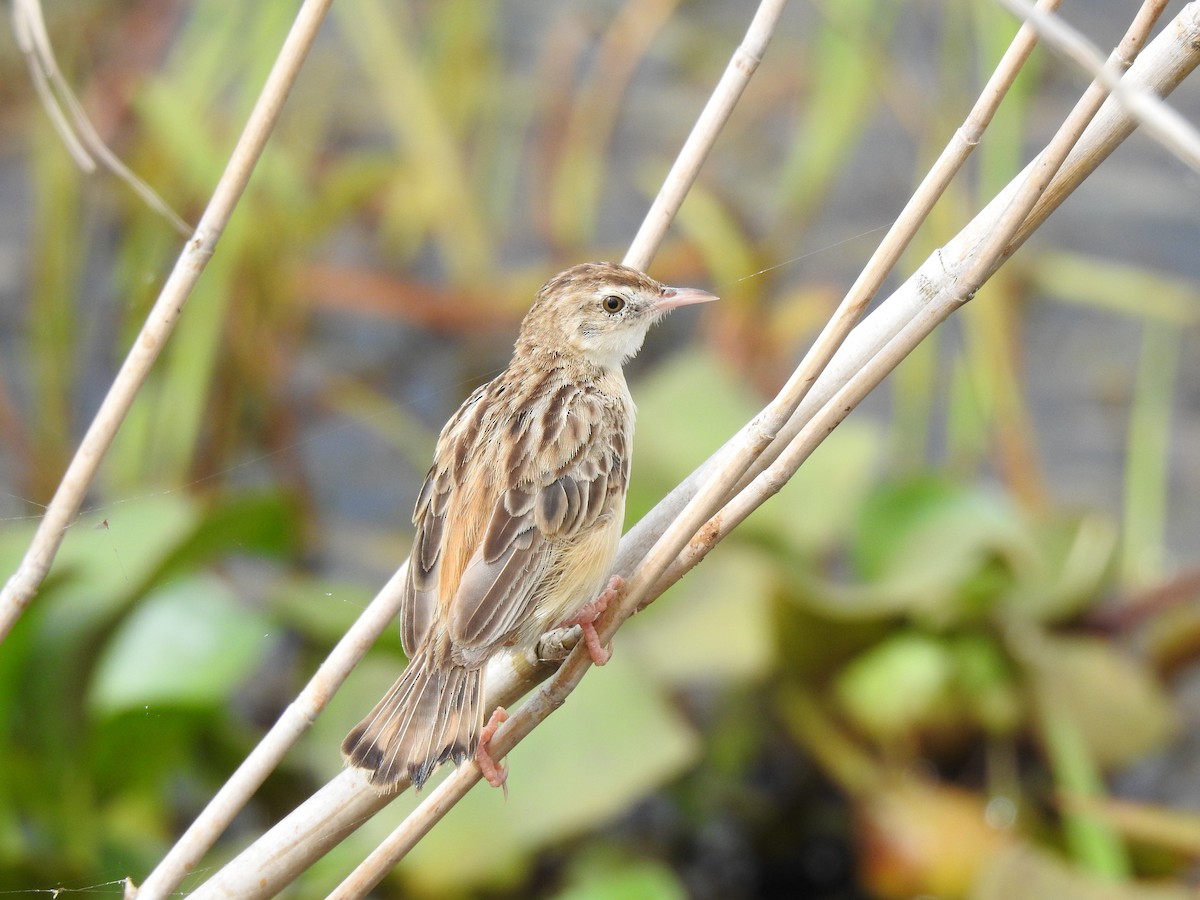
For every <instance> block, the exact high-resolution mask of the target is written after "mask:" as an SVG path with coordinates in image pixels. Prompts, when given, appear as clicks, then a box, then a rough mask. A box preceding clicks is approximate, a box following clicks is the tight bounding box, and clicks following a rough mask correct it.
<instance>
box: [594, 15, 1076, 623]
mask: <svg viewBox="0 0 1200 900" xmlns="http://www.w3.org/2000/svg"><path fill="white" fill-rule="evenodd" d="M1058 2H1059V0H1043V2H1042V6H1043V7H1044V8H1051V9H1052V8H1054V7H1055V6H1057V4H1058ZM1035 42H1036V39H1035V32H1034V30H1033V29H1032V28H1029V27H1027V26H1022V27H1021V28H1020V29H1018V32H1017V35H1016V37H1014V39H1013V41H1012V43H1011V44H1010V45H1009V48H1008V50H1007V51H1006V52H1005V54H1004V56H1003V57H1002V58H1001V60H1000V63H999V65H998V66H997V67H996V70H995V71H994V72H993V74H992V76H991V78H989V79H988V83H987V84H986V85H985V87H984V90H983V92H982V93H981V95H980V97H979V100H978V101H977V102H976V104H975V106H974V107H973V108H972V110H971V113H970V114H969V116H968V118H967V121H966V123H965V125H964V128H963V130H961V131H960V132H959V133H956V135H955V137H954V138H953V139H952V140H951V142H950V144H949V145H948V146H947V148H946V150H945V151H943V153H942V155H941V156H940V157H939V159H938V161H937V162H936V163H935V165H934V167H933V169H932V170H931V171H930V173H929V174H928V175H927V176H926V177H925V178H924V179H923V181H922V183H921V185H920V186H919V187H918V189H917V191H916V193H915V194H914V195H913V197H912V198H911V199H910V200H909V202H908V203H907V204H906V205H905V208H904V210H903V211H902V212H901V214H900V216H899V218H897V220H896V222H895V223H894V224H893V225H892V227H891V228H890V229H889V231H888V233H887V235H886V236H885V237H884V240H883V241H882V242H881V243H880V245H879V247H878V249H877V250H876V251H875V253H874V254H873V255H872V257H871V260H870V261H869V262H868V264H867V266H866V268H864V269H863V271H862V273H861V274H860V276H859V277H858V279H857V280H856V281H855V283H854V285H853V286H852V287H851V289H850V292H849V293H848V294H847V295H846V297H845V299H843V300H842V302H841V304H839V306H838V308H837V310H836V311H835V312H834V314H833V316H832V317H831V318H830V320H829V322H828V323H827V324H826V325H825V327H824V328H823V329H822V330H821V333H820V335H819V336H818V337H817V340H816V341H815V342H814V344H813V346H812V347H811V348H810V349H809V351H808V353H806V354H805V356H804V358H803V360H802V361H801V363H800V365H799V367H798V368H797V369H796V371H795V372H794V373H793V374H792V376H791V377H790V378H789V379H788V381H787V383H786V384H785V385H784V386H783V388H782V389H781V390H780V392H779V393H778V394H777V395H776V397H775V399H774V400H773V401H772V402H771V403H770V404H769V405H768V406H767V408H766V409H764V410H763V411H762V412H761V413H759V415H758V416H756V417H755V419H754V420H753V421H752V422H751V423H750V424H749V425H748V426H747V427H746V428H745V429H743V431H742V436H743V437H744V438H745V440H744V441H743V442H742V443H741V444H740V446H738V448H737V449H736V451H734V450H731V449H725V450H723V451H722V452H721V456H720V459H721V462H720V463H719V464H718V466H717V467H716V468H717V471H715V472H713V473H712V474H711V475H710V476H709V477H708V479H707V481H706V482H705V483H704V484H703V486H702V487H701V488H700V489H699V490H698V491H697V493H696V495H695V496H694V497H692V498H691V499H690V500H689V501H688V503H687V505H686V506H685V507H684V508H683V510H682V511H681V512H680V513H679V514H678V515H677V516H675V517H674V518H673V519H672V521H671V522H670V524H669V526H668V527H667V528H666V530H665V531H664V532H663V533H662V534H661V535H660V536H659V538H658V540H657V541H656V542H655V544H654V546H653V547H651V548H650V550H649V551H648V552H647V554H646V556H645V557H644V558H643V559H642V560H641V562H640V563H639V564H638V565H637V568H636V574H634V576H633V577H632V578H631V579H630V581H629V584H628V588H627V591H626V593H625V595H624V596H623V597H622V598H621V603H620V604H619V605H616V606H614V608H612V609H610V610H609V612H608V617H609V618H610V619H613V620H615V621H617V622H619V621H620V620H622V619H623V618H625V617H627V616H629V615H630V614H632V612H633V611H634V610H635V609H637V608H639V606H642V605H644V602H643V597H644V595H645V593H646V592H647V591H648V590H649V589H650V587H651V586H652V585H654V584H655V583H656V582H657V581H658V580H659V579H660V578H661V577H662V576H663V574H664V573H665V572H666V571H667V568H668V567H669V566H670V565H671V564H672V562H673V561H674V560H675V558H676V557H677V556H678V555H679V554H680V552H682V551H683V549H684V547H686V546H687V544H688V543H689V541H690V540H691V539H692V537H693V536H694V535H695V534H696V533H697V532H698V531H699V530H700V528H701V527H702V526H703V525H704V524H705V522H707V521H708V519H709V518H710V517H711V516H713V515H714V514H715V513H716V512H717V510H718V509H720V507H721V506H722V504H723V503H724V502H725V501H726V500H727V499H728V498H729V497H730V495H731V494H732V493H733V491H734V486H735V485H738V484H739V483H741V481H742V478H743V476H744V475H746V473H747V472H748V471H750V470H751V469H752V468H754V467H755V465H756V464H757V463H759V461H762V460H766V461H769V460H770V459H771V458H773V456H774V454H775V453H777V452H778V449H776V450H775V451H774V452H771V450H770V448H771V445H772V444H774V445H775V447H776V448H779V447H780V443H779V442H777V441H776V438H777V437H778V436H779V434H780V432H781V431H782V430H783V429H784V428H785V427H786V426H787V424H788V422H789V420H791V419H792V417H793V416H794V414H795V412H796V410H797V408H798V407H799V406H800V404H801V403H802V402H803V401H804V398H805V396H807V394H808V392H809V389H810V388H811V387H812V386H813V384H814V383H815V382H816V380H817V378H818V376H819V375H820V374H821V372H822V371H824V369H825V368H826V366H828V364H829V361H830V360H831V359H832V358H833V355H834V353H836V352H837V349H838V347H840V346H841V345H842V343H843V341H845V339H846V336H847V335H848V334H849V333H850V330H851V329H852V328H853V327H854V324H855V323H856V322H857V321H858V320H859V318H860V317H861V316H862V313H863V310H864V309H866V306H867V304H868V303H869V302H870V301H871V299H872V298H873V297H874V296H875V294H876V292H877V291H878V290H879V287H880V285H882V284H883V281H884V279H886V278H887V276H888V274H889V273H890V272H891V270H892V268H894V267H895V264H896V262H897V261H898V260H899V259H900V256H901V254H902V253H903V252H904V250H905V249H906V248H907V247H908V245H909V243H910V242H911V241H912V238H913V236H914V235H915V234H916V231H917V229H918V228H919V227H920V225H921V224H922V223H923V222H924V221H925V218H926V217H927V216H928V215H929V212H930V210H931V209H932V208H933V205H934V204H935V203H936V202H937V200H938V198H939V197H941V195H942V193H943V192H944V191H945V189H946V186H947V185H948V184H949V183H950V180H951V179H952V178H953V177H954V175H955V174H956V173H957V172H958V170H959V169H960V168H961V167H962V164H963V163H964V162H965V161H966V158H967V157H968V156H969V155H970V152H971V150H972V149H973V148H974V146H975V144H976V143H978V140H979V137H980V135H981V134H982V133H983V131H984V129H986V127H987V125H988V123H989V122H990V121H991V119H992V116H993V115H995V112H996V109H997V108H998V106H999V105H1000V101H1001V100H1002V99H1003V98H1004V96H1005V94H1006V93H1007V92H1008V89H1009V88H1011V87H1012V84H1013V82H1014V81H1015V80H1016V77H1017V73H1018V72H1019V71H1020V70H1021V67H1022V66H1023V65H1024V63H1025V61H1026V60H1027V59H1028V58H1029V54H1030V53H1031V52H1032V50H1033V47H1034V45H1035ZM727 446H728V445H727ZM601 624H603V623H601Z"/></svg>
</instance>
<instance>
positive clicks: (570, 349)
mask: <svg viewBox="0 0 1200 900" xmlns="http://www.w3.org/2000/svg"><path fill="white" fill-rule="evenodd" d="M716 299H717V298H716V297H715V296H714V295H713V294H710V293H707V292H706V291H701V290H697V289H695V288H673V287H667V286H666V285H664V284H659V283H658V282H657V281H655V280H654V279H653V278H651V277H650V276H649V275H645V274H643V273H642V272H639V271H638V270H637V269H631V268H629V267H628V266H622V265H617V264H616V263H606V262H602V263H584V264H582V265H578V266H573V267H572V268H570V269H567V270H565V271H563V272H560V273H559V274H557V275H555V276H554V277H553V278H551V279H550V280H549V281H547V282H546V283H545V284H544V285H542V288H541V290H539V291H538V293H537V298H536V299H535V300H534V303H533V307H532V308H531V309H530V310H529V312H528V313H527V314H526V316H525V320H524V321H523V322H522V323H521V336H520V337H519V338H518V339H517V350H518V352H519V351H521V350H523V349H524V350H525V351H526V352H530V351H532V352H550V353H553V354H555V355H562V356H573V357H576V358H578V359H579V360H580V361H582V362H586V363H591V364H593V365H595V366H597V367H599V368H603V369H615V368H620V367H621V366H622V365H623V364H624V363H625V362H626V361H627V360H628V359H629V358H630V357H632V356H633V355H634V354H636V353H637V352H638V350H640V349H641V347H642V341H643V340H645V338H646V332H647V331H648V330H649V328H650V326H651V325H653V324H654V323H655V322H657V321H658V320H659V319H661V318H662V317H663V316H664V315H665V314H666V313H667V312H668V311H670V310H672V309H674V308H675V307H677V306H687V305H689V304H692V303H706V302H708V301H709V300H716Z"/></svg>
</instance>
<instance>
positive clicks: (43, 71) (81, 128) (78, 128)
mask: <svg viewBox="0 0 1200 900" xmlns="http://www.w3.org/2000/svg"><path fill="white" fill-rule="evenodd" d="M12 14H13V30H14V31H15V32H16V36H17V46H18V47H20V49H21V53H22V54H23V55H24V56H25V61H26V62H27V63H28V65H29V74H30V77H31V78H32V79H33V86H34V88H35V89H36V90H37V94H38V99H40V100H41V101H42V106H43V107H44V108H45V110H46V114H47V115H48V116H50V121H51V122H52V123H54V128H55V130H56V131H57V132H58V133H59V136H60V137H61V138H62V141H63V143H64V144H65V145H66V147H67V151H68V152H69V153H70V154H71V158H72V159H74V160H75V163H76V164H77V165H78V166H79V168H81V169H83V170H84V171H85V172H94V171H96V167H97V163H99V164H100V165H102V166H103V167H104V168H106V169H107V170H108V171H110V172H112V174H113V175H115V176H117V178H120V179H121V180H122V181H124V182H125V183H126V184H127V185H129V187H130V188H131V189H132V190H133V192H134V193H135V194H137V195H138V196H139V197H140V198H141V199H142V202H143V203H145V204H146V205H147V206H149V207H150V208H151V209H153V210H154V211H155V212H156V213H158V214H159V215H160V216H162V217H163V218H164V219H166V220H167V221H168V222H170V223H171V227H172V228H174V229H175V230H176V231H178V232H179V233H180V234H181V235H183V236H184V237H185V238H186V237H188V236H189V235H191V233H192V226H190V225H189V224H188V223H187V222H185V221H184V220H183V218H182V217H180V215H179V214H178V213H177V212H175V210H173V209H171V207H170V206H169V205H168V204H167V202H166V201H165V200H163V198H162V197H160V196H159V195H158V193H157V192H156V191H155V190H154V188H152V187H150V185H148V184H146V182H145V181H143V180H142V179H141V178H139V177H138V176H137V175H135V174H134V173H133V172H132V171H130V169H129V167H128V166H126V165H125V164H124V163H123V162H121V160H120V158H118V157H117V155H116V154H115V153H113V152H112V150H110V149H109V148H108V145H107V144H106V143H104V141H103V139H102V138H101V137H100V135H99V134H98V133H97V132H96V129H95V127H94V126H93V125H92V122H91V119H89V118H88V116H87V113H86V112H84V110H83V106H82V105H81V104H80V102H79V98H77V97H76V96H75V92H74V91H72V90H71V87H70V85H68V84H67V82H66V80H65V79H64V78H63V77H62V73H61V72H60V71H59V69H58V62H57V61H56V60H55V58H54V48H53V47H52V46H51V44H50V36H49V35H48V34H47V33H46V22H45V19H44V18H43V17H42V5H41V2H40V0H13V10H12Z"/></svg>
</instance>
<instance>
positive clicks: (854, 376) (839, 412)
mask: <svg viewBox="0 0 1200 900" xmlns="http://www.w3.org/2000/svg"><path fill="white" fill-rule="evenodd" d="M1164 5H1165V3H1164V2H1163V0H1148V2H1146V3H1145V4H1143V7H1142V9H1141V11H1140V12H1139V15H1138V17H1137V18H1136V19H1135V21H1134V23H1133V25H1131V27H1130V30H1129V32H1128V33H1127V34H1126V36H1125V38H1124V39H1123V40H1122V42H1121V45H1120V46H1119V47H1118V48H1117V50H1116V51H1114V54H1113V58H1114V59H1121V60H1124V61H1125V62H1124V63H1123V64H1124V65H1128V60H1129V59H1131V58H1132V55H1133V52H1134V51H1135V49H1136V48H1137V47H1138V46H1140V45H1141V44H1142V43H1143V42H1144V40H1145V38H1146V35H1147V34H1148V32H1149V29H1150V27H1151V26H1152V24H1153V22H1154V20H1155V18H1156V17H1157V15H1158V14H1159V13H1160V12H1161V10H1162V8H1163V6H1164ZM1197 39H1200V4H1197V3H1193V4H1192V5H1191V6H1190V7H1189V8H1185V10H1184V11H1182V12H1181V13H1180V15H1179V16H1178V17H1177V18H1176V19H1175V20H1174V22H1172V23H1171V25H1170V26H1169V27H1168V30H1167V31H1166V32H1164V35H1163V36H1162V37H1161V38H1160V39H1159V40H1158V41H1156V42H1155V43H1154V44H1152V45H1151V47H1150V48H1147V51H1146V54H1144V56H1145V57H1146V58H1144V59H1142V58H1139V60H1138V61H1137V62H1136V63H1134V68H1133V69H1132V70H1131V71H1130V72H1129V75H1128V80H1129V81H1131V82H1132V83H1134V84H1136V85H1138V86H1139V89H1142V90H1151V91H1160V92H1162V93H1164V94H1165V93H1169V92H1170V91H1171V90H1173V89H1174V88H1175V86H1176V85H1178V84H1179V82H1181V81H1182V80H1183V78H1185V77H1186V76H1187V75H1188V74H1189V73H1190V72H1191V71H1192V70H1193V69H1195V68H1196V66H1197V65H1198V64H1200V50H1198V49H1196V47H1197V43H1196V42H1197ZM1095 88H1096V86H1095V85H1093V88H1092V89H1089V90H1088V92H1086V93H1085V95H1084V97H1083V98H1082V99H1081V100H1080V103H1079V104H1078V106H1077V112H1079V113H1080V115H1082V116H1087V117H1091V116H1090V112H1088V110H1089V108H1090V107H1091V105H1092V104H1093V103H1095V101H1096V99H1097V97H1102V96H1103V93H1104V92H1103V90H1102V89H1100V90H1096V89H1095ZM1081 111H1082V112H1081ZM1134 124H1136V120H1135V118H1134V117H1133V115H1132V114H1131V113H1130V111H1129V110H1128V109H1127V108H1126V107H1125V106H1124V105H1123V103H1122V101H1121V100H1120V98H1109V99H1108V100H1106V101H1105V103H1104V105H1103V106H1101V107H1100V109H1099V111H1098V112H1096V113H1095V115H1094V117H1091V122H1090V124H1089V125H1088V127H1087V129H1086V130H1085V131H1084V132H1083V134H1082V136H1081V137H1080V138H1079V140H1078V143H1076V144H1075V147H1074V149H1073V150H1072V151H1071V153H1070V154H1069V155H1068V156H1067V158H1066V161H1065V162H1064V164H1063V167H1062V168H1061V169H1060V170H1059V172H1058V174H1057V175H1056V176H1055V177H1054V179H1053V180H1052V181H1051V182H1050V184H1049V185H1048V187H1047V188H1046V189H1045V191H1044V192H1043V193H1042V195H1041V197H1040V198H1039V199H1038V201H1037V203H1036V204H1035V205H1034V206H1033V207H1032V209H1031V210H1027V212H1026V215H1025V218H1024V219H1023V220H1022V221H1021V223H1020V225H1019V226H1018V227H1017V228H1016V229H1015V231H1013V232H1012V233H1011V234H1010V235H1009V236H1008V237H1007V238H1005V240H1004V241H997V243H998V244H999V246H1000V247H1001V248H1002V252H999V253H997V252H996V251H995V250H994V249H993V250H992V251H991V253H990V256H989V258H990V260H991V268H990V270H989V271H985V272H984V273H983V275H984V277H990V275H991V274H992V273H994V271H995V270H996V269H998V268H999V267H1000V265H1001V264H1002V263H1003V261H1004V260H1005V259H1006V258H1007V257H1008V256H1010V255H1011V254H1012V253H1013V252H1014V251H1015V250H1016V249H1017V248H1018V247H1019V246H1020V245H1021V244H1022V243H1023V242H1024V241H1025V239H1026V238H1028V236H1029V235H1030V234H1031V233H1032V232H1033V230H1034V229H1035V228H1036V227H1037V226H1039V225H1041V223H1042V222H1044V221H1045V219H1046V218H1047V217H1048V216H1049V214H1050V213H1051V212H1053V210H1054V209H1056V208H1057V207H1058V205H1059V204H1060V203H1061V202H1062V200H1063V199H1065V197H1066V196H1067V195H1068V194H1069V192H1070V190H1071V189H1073V188H1074V186H1076V185H1078V184H1079V183H1080V182H1081V181H1082V180H1083V177H1084V176H1085V175H1086V174H1088V173H1090V172H1091V171H1094V169H1095V167H1096V165H1098V163H1099V162H1100V161H1101V160H1103V159H1104V158H1105V157H1107V155H1108V153H1110V152H1111V151H1112V150H1113V149H1114V148H1115V147H1116V146H1117V145H1118V144H1119V143H1120V142H1121V141H1122V140H1124V138H1125V137H1126V136H1128V134H1129V133H1131V131H1132V130H1133V125H1134ZM1066 127H1067V126H1064V128H1066ZM1040 165H1041V159H1040V158H1039V159H1038V160H1035V161H1034V162H1033V163H1030V165H1029V166H1027V167H1026V168H1025V170H1024V171H1022V173H1021V174H1020V175H1018V176H1017V178H1015V179H1013V181H1012V182H1011V183H1010V184H1009V186H1008V187H1007V188H1006V189H1005V190H1004V191H1002V192H1001V193H1000V194H999V195H998V196H997V197H996V198H995V199H994V200H993V201H992V202H991V203H989V204H988V206H987V207H985V208H984V209H983V210H982V211H981V212H980V213H979V214H978V215H977V216H976V217H975V219H974V220H972V222H971V223H969V224H968V225H967V226H966V228H964V229H963V231H962V232H960V233H959V234H958V235H957V236H956V237H955V238H954V239H953V240H952V241H951V242H950V243H948V244H946V245H945V246H943V247H942V248H941V249H940V250H938V251H937V252H936V253H935V254H934V255H933V256H931V257H930V259H929V260H927V261H926V262H925V264H923V265H922V266H921V267H920V268H919V269H918V270H917V271H916V272H914V273H913V275H912V276H911V277H910V278H909V279H908V280H907V281H906V282H905V283H904V285H902V286H901V287H900V288H899V289H898V290H897V291H896V292H895V293H894V294H892V295H891V297H889V298H888V300H887V301H885V304H884V305H883V306H881V307H880V308H879V309H878V310H877V311H876V313H873V314H872V315H871V316H870V317H868V319H867V320H866V321H864V322H863V325H862V326H860V327H864V328H868V329H871V330H873V331H876V332H877V333H881V334H887V333H889V332H892V331H893V327H892V324H891V323H890V322H888V323H882V324H879V325H878V326H877V323H876V322H875V321H874V320H875V319H876V318H882V317H885V316H888V315H889V313H890V308H891V307H893V306H895V307H896V308H898V309H902V310H907V311H908V312H907V315H909V316H910V317H911V318H912V319H914V320H915V319H916V318H917V317H918V316H919V315H928V316H929V318H926V319H925V321H926V322H927V323H928V325H929V329H930V330H932V328H933V327H934V326H936V324H938V323H940V322H941V321H943V320H944V319H945V318H946V317H947V316H949V315H950V314H951V313H952V312H953V310H954V309H955V308H957V306H958V305H961V297H962V296H963V293H964V291H969V290H970V285H971V284H972V283H974V282H975V281H977V280H978V278H979V274H980V273H978V272H976V273H974V274H973V273H971V272H970V271H969V268H970V267H972V266H975V265H978V260H979V259H980V249H979V248H981V247H983V246H984V244H985V243H986V242H987V241H989V240H990V239H991V237H992V236H993V235H994V234H996V232H997V231H998V230H999V229H1001V228H1002V227H1003V225H1002V221H1003V219H1004V217H1005V211H1006V210H1009V209H1011V208H1013V206H1014V203H1015V201H1016V198H1017V195H1018V194H1019V191H1020V188H1021V186H1022V185H1024V184H1026V183H1028V182H1029V181H1030V179H1031V178H1032V177H1034V176H1035V175H1036V170H1037V169H1038V167H1039V166H1040ZM1067 185H1069V187H1065V186H1067ZM902 333H903V329H901V330H900V331H896V332H895V336H894V337H892V338H889V339H887V340H886V341H885V342H884V343H883V344H881V345H880V347H879V349H878V350H877V351H875V352H873V353H872V356H871V358H870V359H869V360H868V361H866V362H860V361H857V360H856V361H854V362H852V363H851V365H852V366H853V367H854V369H846V368H845V367H842V366H839V367H838V368H839V372H840V371H845V372H846V373H847V374H846V378H844V379H841V380H842V381H843V383H844V384H845V385H846V387H843V388H842V389H841V391H839V392H838V393H837V394H833V395H829V396H828V397H826V398H825V399H824V400H823V401H822V402H821V403H820V405H817V404H806V405H805V406H804V407H802V408H801V409H800V410H799V411H798V413H797V416H796V421H798V422H800V423H802V424H801V427H800V428H799V429H798V431H797V433H796V436H795V437H794V438H793V439H792V440H791V441H790V443H789V446H788V447H787V449H786V450H785V452H784V453H783V454H781V455H780V456H779V458H778V459H777V460H776V462H775V463H774V464H772V465H771V466H770V467H769V468H768V469H767V470H766V471H764V472H763V473H762V475H761V476H760V477H759V478H758V479H756V480H755V482H754V483H753V484H751V485H750V486H749V487H748V488H746V489H744V490H743V491H742V492H741V493H740V494H739V495H738V496H737V497H736V498H735V499H734V500H733V501H731V502H730V503H729V504H728V505H727V506H726V507H724V508H723V509H722V510H721V511H720V513H718V514H717V515H716V516H714V517H713V518H712V519H711V520H710V521H709V522H708V523H706V526H705V528H704V529H702V530H701V532H700V534H701V535H702V537H701V538H698V539H696V540H694V541H693V542H692V543H691V544H689V546H688V547H687V549H686V550H685V551H684V552H683V553H682V554H681V555H680V557H679V558H678V559H677V560H676V561H675V562H674V563H673V564H672V566H671V568H670V569H669V570H668V572H667V573H666V575H665V576H664V578H663V579H662V581H661V582H660V584H659V585H657V586H656V591H662V590H665V589H666V588H667V587H669V586H670V585H671V584H674V583H675V581H677V580H678V579H679V578H680V577H682V575H683V574H684V573H686V572H687V571H688V570H689V569H691V568H692V567H693V566H695V565H696V564H697V563H698V562H699V561H700V560H701V559H703V557H704V556H705V555H707V553H708V552H709V550H711V549H712V547H713V546H715V544H716V543H718V542H719V541H720V540H722V539H723V538H724V537H725V536H726V535H727V534H728V533H729V532H730V531H732V530H733V529H734V528H736V527H737V525H738V524H740V523H741V522H742V521H743V520H744V519H745V518H746V516H748V515H749V514H750V513H751V512H753V511H754V510H755V509H757V508H758V507H759V506H760V505H761V504H762V503H763V502H765V500H766V499H767V498H768V497H770V496H771V495H773V494H774V493H776V492H777V491H778V490H779V489H780V488H781V487H782V486H783V485H784V484H785V483H786V482H787V480H788V479H789V478H790V477H791V475H792V474H793V473H794V472H795V471H796V469H797V468H799V466H800V465H801V463H802V462H803V461H804V460H805V459H807V458H808V456H809V454H811V453H812V451H813V450H814V449H816V447H817V445H818V444H819V443H820V441H821V440H822V439H823V438H824V436H825V435H826V434H828V432H829V431H832V429H833V428H834V427H835V426H836V425H837V424H838V423H840V422H841V420H842V418H844V416H845V413H846V412H848V411H849V408H852V406H853V405H855V404H856V403H857V402H858V400H859V399H861V397H862V396H865V394H866V393H867V392H868V391H869V390H871V389H872V388H873V387H874V386H875V385H876V384H877V383H878V381H879V380H880V379H881V378H882V377H883V375H885V374H887V371H890V369H889V368H888V367H886V363H887V360H888V356H887V355H885V351H887V350H888V348H889V347H890V346H891V342H892V341H895V340H897V339H898V338H899V337H900V336H901V334H902ZM889 355H890V353H889ZM881 366H883V368H880V367H881Z"/></svg>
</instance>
